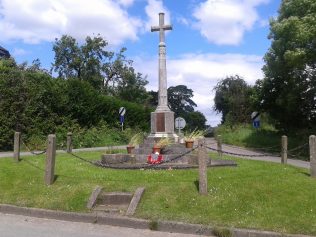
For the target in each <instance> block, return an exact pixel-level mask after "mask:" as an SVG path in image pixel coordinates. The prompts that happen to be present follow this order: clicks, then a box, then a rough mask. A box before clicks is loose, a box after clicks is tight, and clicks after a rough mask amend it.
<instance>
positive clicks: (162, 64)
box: [151, 13, 172, 111]
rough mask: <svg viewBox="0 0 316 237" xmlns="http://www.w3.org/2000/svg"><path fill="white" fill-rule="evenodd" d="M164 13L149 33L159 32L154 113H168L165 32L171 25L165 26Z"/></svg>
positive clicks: (160, 14) (170, 28)
mask: <svg viewBox="0 0 316 237" xmlns="http://www.w3.org/2000/svg"><path fill="white" fill-rule="evenodd" d="M164 16H165V14H164V13H159V26H152V27H151V32H154V31H159V92H158V107H157V109H156V111H170V109H169V107H168V97H167V68H166V44H165V31H166V30H172V26H171V25H165V21H164Z"/></svg>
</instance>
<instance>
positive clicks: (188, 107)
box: [149, 85, 196, 117]
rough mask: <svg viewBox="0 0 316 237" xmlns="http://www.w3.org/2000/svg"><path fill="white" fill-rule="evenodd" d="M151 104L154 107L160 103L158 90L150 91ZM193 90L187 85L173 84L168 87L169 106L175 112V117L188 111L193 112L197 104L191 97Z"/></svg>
mask: <svg viewBox="0 0 316 237" xmlns="http://www.w3.org/2000/svg"><path fill="white" fill-rule="evenodd" d="M149 95H150V96H151V100H150V104H151V106H152V107H156V106H157V105H158V92H155V91H150V92H149ZM192 97H193V90H191V89H189V88H187V86H185V85H178V86H171V87H169V88H168V106H169V108H170V109H171V111H173V112H174V113H175V117H178V116H184V115H185V114H187V113H190V112H193V111H194V107H196V104H195V103H194V101H193V100H192V99H191V98H192Z"/></svg>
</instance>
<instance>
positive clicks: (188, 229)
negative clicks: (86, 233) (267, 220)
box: [0, 204, 310, 237]
mask: <svg viewBox="0 0 316 237" xmlns="http://www.w3.org/2000/svg"><path fill="white" fill-rule="evenodd" d="M0 212H1V213H6V214H15V215H23V216H31V217H37V218H46V219H56V220H63V221H73V222H85V223H96V224H104V225H113V226H121V227H129V228H135V229H151V230H158V231H164V232H175V233H184V234H200V235H208V236H213V235H214V232H213V228H212V227H210V226H204V225H198V224H187V223H181V222H173V221H157V222H155V221H148V220H143V219H137V218H130V217H126V216H113V215H102V216H99V215H97V214H95V213H76V212H62V211H53V210H45V209H39V208H27V207H18V206H13V205H7V204H0ZM227 230H229V231H230V232H231V234H232V237H310V236H307V235H291V234H281V233H276V232H270V231H259V230H247V229H229V228H227Z"/></svg>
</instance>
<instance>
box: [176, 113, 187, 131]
mask: <svg viewBox="0 0 316 237" xmlns="http://www.w3.org/2000/svg"><path fill="white" fill-rule="evenodd" d="M174 124H175V127H176V129H179V135H180V133H181V129H183V128H184V127H185V125H186V123H185V120H184V118H181V117H178V118H176V119H175V123H174Z"/></svg>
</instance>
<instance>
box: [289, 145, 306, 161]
mask: <svg viewBox="0 0 316 237" xmlns="http://www.w3.org/2000/svg"><path fill="white" fill-rule="evenodd" d="M308 145H309V144H308V143H305V144H303V145H300V146H298V147H295V148H293V149H290V150H288V151H287V154H288V156H290V157H292V158H298V159H300V160H306V157H304V156H301V154H302V153H303V152H304V148H305V147H307V146H308ZM294 151H296V152H298V153H297V154H294V153H292V152H294Z"/></svg>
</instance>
